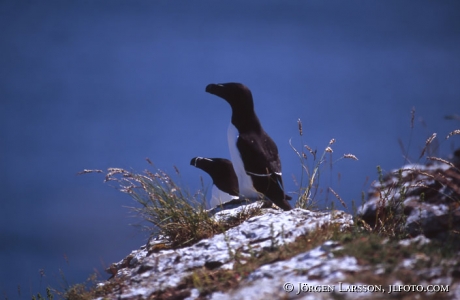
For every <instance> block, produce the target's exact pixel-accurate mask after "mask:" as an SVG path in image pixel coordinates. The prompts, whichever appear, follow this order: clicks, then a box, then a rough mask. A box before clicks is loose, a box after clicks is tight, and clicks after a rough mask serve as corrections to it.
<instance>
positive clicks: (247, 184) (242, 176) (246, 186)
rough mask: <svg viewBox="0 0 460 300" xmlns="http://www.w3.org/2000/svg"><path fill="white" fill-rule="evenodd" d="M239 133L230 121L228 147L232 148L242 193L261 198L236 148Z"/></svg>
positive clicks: (251, 197) (253, 197)
mask: <svg viewBox="0 0 460 300" xmlns="http://www.w3.org/2000/svg"><path fill="white" fill-rule="evenodd" d="M238 135H239V133H238V130H237V129H236V128H235V126H234V125H233V124H232V123H230V125H229V126H228V130H227V139H228V149H229V150H230V157H231V159H232V163H233V169H234V170H235V173H236V176H237V177H238V187H239V189H240V195H242V196H244V197H246V198H250V199H257V198H259V194H258V193H257V191H256V190H255V189H254V186H253V184H252V179H251V177H250V176H249V175H247V174H246V171H245V170H244V164H243V161H242V160H241V156H240V152H239V151H238V149H237V148H236V141H237V139H238Z"/></svg>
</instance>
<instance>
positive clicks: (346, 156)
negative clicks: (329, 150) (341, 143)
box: [343, 153, 358, 160]
mask: <svg viewBox="0 0 460 300" xmlns="http://www.w3.org/2000/svg"><path fill="white" fill-rule="evenodd" d="M343 158H351V159H353V160H358V158H357V157H356V156H355V155H353V154H351V153H347V154H344V155H343Z"/></svg>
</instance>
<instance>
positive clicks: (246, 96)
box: [206, 82, 254, 111]
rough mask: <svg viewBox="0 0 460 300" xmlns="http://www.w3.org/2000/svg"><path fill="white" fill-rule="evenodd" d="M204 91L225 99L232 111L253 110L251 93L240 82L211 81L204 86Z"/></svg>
mask: <svg viewBox="0 0 460 300" xmlns="http://www.w3.org/2000/svg"><path fill="white" fill-rule="evenodd" d="M206 92H207V93H210V94H213V95H216V96H218V97H220V98H222V99H224V100H225V101H227V102H228V103H229V104H230V106H231V107H232V109H233V110H234V111H235V109H238V110H245V111H247V110H250V111H253V110H254V102H253V100H252V93H251V91H250V90H249V89H248V87H247V86H245V85H244V84H242V83H237V82H229V83H218V84H213V83H211V84H208V86H207V87H206Z"/></svg>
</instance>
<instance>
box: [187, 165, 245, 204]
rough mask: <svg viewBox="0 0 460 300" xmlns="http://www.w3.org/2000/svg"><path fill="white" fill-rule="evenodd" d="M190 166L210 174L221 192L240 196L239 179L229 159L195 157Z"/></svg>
mask: <svg viewBox="0 0 460 300" xmlns="http://www.w3.org/2000/svg"><path fill="white" fill-rule="evenodd" d="M190 165H192V166H195V167H197V168H199V169H201V170H203V171H205V172H206V173H208V174H209V176H211V178H212V181H213V183H214V184H215V185H216V186H217V187H218V188H219V189H220V190H222V191H224V192H226V193H228V194H230V195H234V196H238V191H239V189H238V177H236V174H235V171H234V170H233V164H232V162H231V161H229V160H228V159H225V158H206V157H194V158H192V160H191V161H190Z"/></svg>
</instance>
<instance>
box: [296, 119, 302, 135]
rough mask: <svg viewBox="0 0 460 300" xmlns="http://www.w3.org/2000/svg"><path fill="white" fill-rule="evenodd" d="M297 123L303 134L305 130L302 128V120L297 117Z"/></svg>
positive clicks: (300, 133)
mask: <svg viewBox="0 0 460 300" xmlns="http://www.w3.org/2000/svg"><path fill="white" fill-rule="evenodd" d="M297 125H298V126H299V135H300V136H302V135H303V130H302V121H300V119H297Z"/></svg>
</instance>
